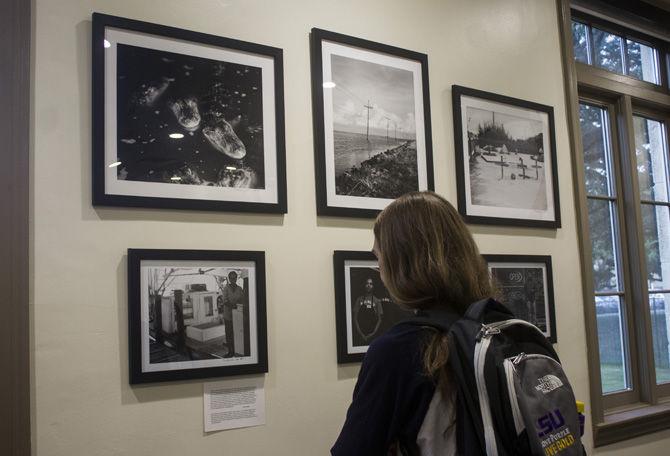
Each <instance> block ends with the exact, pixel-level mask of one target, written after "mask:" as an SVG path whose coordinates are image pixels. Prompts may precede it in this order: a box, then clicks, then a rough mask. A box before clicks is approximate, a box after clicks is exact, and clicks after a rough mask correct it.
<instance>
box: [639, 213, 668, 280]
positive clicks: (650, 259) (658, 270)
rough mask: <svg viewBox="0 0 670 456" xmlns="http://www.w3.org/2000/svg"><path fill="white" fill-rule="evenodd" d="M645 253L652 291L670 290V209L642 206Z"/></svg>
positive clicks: (648, 278)
mask: <svg viewBox="0 0 670 456" xmlns="http://www.w3.org/2000/svg"><path fill="white" fill-rule="evenodd" d="M642 229H643V231H644V252H645V256H646V258H647V282H648V284H649V289H650V290H670V208H668V207H666V206H656V205H653V204H643V205H642Z"/></svg>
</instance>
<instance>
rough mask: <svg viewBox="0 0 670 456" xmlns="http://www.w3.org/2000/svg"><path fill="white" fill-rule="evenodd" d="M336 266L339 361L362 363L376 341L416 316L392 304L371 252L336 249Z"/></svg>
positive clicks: (334, 256)
mask: <svg viewBox="0 0 670 456" xmlns="http://www.w3.org/2000/svg"><path fill="white" fill-rule="evenodd" d="M333 264H334V268H335V320H336V325H337V362H338V363H340V364H342V363H353V362H361V361H363V357H364V356H365V352H366V351H367V350H368V346H369V345H370V343H372V341H373V340H375V339H376V338H377V337H379V336H380V335H382V334H384V333H385V332H386V331H387V330H389V329H390V328H391V327H392V326H393V325H395V324H396V323H398V322H400V321H402V320H405V319H407V318H410V317H412V316H413V315H414V314H413V312H412V311H409V310H403V309H401V308H400V307H399V306H398V305H396V304H395V303H394V302H393V301H392V299H391V295H390V294H389V292H388V291H387V290H386V287H384V284H383V283H382V281H381V278H380V277H379V264H378V263H377V259H376V258H375V256H374V254H373V253H372V252H352V251H343V250H336V251H335V253H334V255H333Z"/></svg>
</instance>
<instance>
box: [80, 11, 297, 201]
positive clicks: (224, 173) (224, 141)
mask: <svg viewBox="0 0 670 456" xmlns="http://www.w3.org/2000/svg"><path fill="white" fill-rule="evenodd" d="M93 23H94V24H93V25H94V27H93V43H94V46H93V53H94V55H93V84H94V90H93V94H94V95H93V96H94V100H93V107H94V109H93V117H94V119H93V123H94V128H93V131H94V134H93V137H94V138H93V140H94V160H93V161H94V163H93V166H94V168H93V172H94V182H93V187H94V188H93V190H94V191H93V204H94V205H102V206H105V205H111V206H139V207H161V208H176V209H200V210H221V211H235V212H275V213H285V212H286V178H285V157H284V115H283V82H282V79H283V67H282V50H281V49H277V48H272V47H268V46H262V45H258V44H253V43H246V42H242V41H237V40H232V39H229V38H223V37H217V36H212V35H205V34H202V33H197V32H190V31H186V30H181V29H176V28H172V27H165V26H161V25H156V24H148V23H144V22H138V21H133V20H130V19H124V18H118V17H114V16H107V15H101V14H97V13H94V15H93Z"/></svg>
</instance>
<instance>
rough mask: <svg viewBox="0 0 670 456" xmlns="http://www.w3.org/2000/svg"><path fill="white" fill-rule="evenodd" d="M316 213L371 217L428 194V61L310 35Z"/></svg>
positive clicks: (318, 33)
mask: <svg viewBox="0 0 670 456" xmlns="http://www.w3.org/2000/svg"><path fill="white" fill-rule="evenodd" d="M311 40H312V92H313V103H314V106H313V115H314V130H315V159H316V167H317V169H316V177H317V182H316V186H317V205H318V213H319V215H335V216H354V217H357V216H358V217H372V216H374V215H375V214H376V213H378V212H379V210H381V209H383V208H384V207H386V205H387V204H388V203H389V202H390V201H392V200H393V199H395V198H397V197H399V196H401V195H403V194H404V193H407V192H411V191H417V190H427V189H433V174H432V145H431V139H430V107H429V101H428V74H427V65H428V62H427V57H426V55H425V54H420V53H416V52H412V51H408V50H405V49H399V48H394V47H391V46H387V45H383V44H380V43H374V42H370V41H366V40H362V39H359V38H354V37H350V36H346V35H341V34H337V33H333V32H327V31H325V30H320V29H312V34H311Z"/></svg>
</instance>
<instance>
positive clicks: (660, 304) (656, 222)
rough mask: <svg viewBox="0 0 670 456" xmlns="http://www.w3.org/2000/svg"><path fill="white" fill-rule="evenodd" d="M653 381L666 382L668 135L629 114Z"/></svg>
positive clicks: (658, 124)
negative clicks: (633, 136) (640, 229)
mask: <svg viewBox="0 0 670 456" xmlns="http://www.w3.org/2000/svg"><path fill="white" fill-rule="evenodd" d="M633 125H634V130H635V155H636V158H637V173H638V183H639V189H640V202H641V205H642V210H641V212H642V231H643V242H644V256H645V259H646V269H647V292H648V294H649V310H650V312H651V330H652V331H651V332H652V338H653V345H654V364H655V366H656V382H657V383H668V382H670V353H669V352H668V348H669V346H670V341H669V339H668V333H669V332H670V331H668V330H669V329H670V201H669V200H668V190H669V187H668V141H667V139H668V135H667V128H666V125H665V124H664V123H663V122H662V121H659V120H654V119H650V118H647V117H644V116H639V115H636V116H633Z"/></svg>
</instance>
